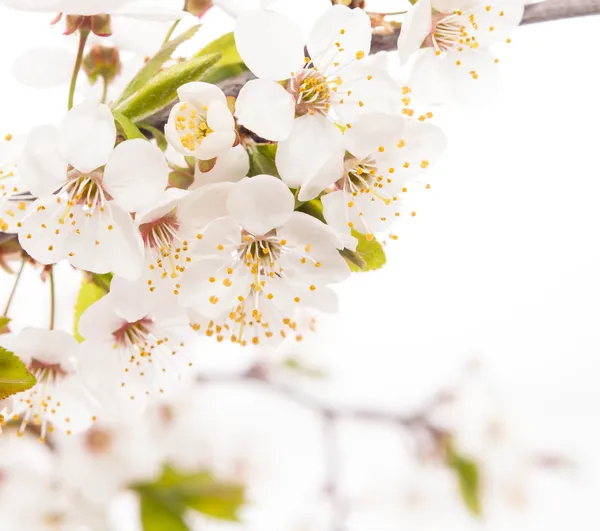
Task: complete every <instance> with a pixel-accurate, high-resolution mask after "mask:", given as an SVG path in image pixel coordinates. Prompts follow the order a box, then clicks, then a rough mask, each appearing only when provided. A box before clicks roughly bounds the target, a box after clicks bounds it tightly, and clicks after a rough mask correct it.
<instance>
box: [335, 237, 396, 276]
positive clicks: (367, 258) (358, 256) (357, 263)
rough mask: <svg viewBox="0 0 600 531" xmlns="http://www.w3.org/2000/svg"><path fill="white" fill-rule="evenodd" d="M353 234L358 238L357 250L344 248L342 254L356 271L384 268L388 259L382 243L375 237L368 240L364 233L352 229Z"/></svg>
mask: <svg viewBox="0 0 600 531" xmlns="http://www.w3.org/2000/svg"><path fill="white" fill-rule="evenodd" d="M352 236H354V237H355V238H356V239H357V240H358V245H357V247H356V252H353V251H350V250H349V249H344V250H343V251H342V253H341V254H342V256H343V257H344V258H345V259H346V261H347V262H348V264H349V265H350V269H351V270H352V271H354V272H363V271H375V270H376V269H380V268H382V267H383V266H384V265H385V263H386V262H387V259H386V257H385V252H384V251H383V247H382V246H381V244H380V243H379V242H378V241H377V240H376V239H375V238H373V239H371V240H368V239H367V237H366V236H365V235H364V234H361V233H360V232H356V231H355V230H353V231H352Z"/></svg>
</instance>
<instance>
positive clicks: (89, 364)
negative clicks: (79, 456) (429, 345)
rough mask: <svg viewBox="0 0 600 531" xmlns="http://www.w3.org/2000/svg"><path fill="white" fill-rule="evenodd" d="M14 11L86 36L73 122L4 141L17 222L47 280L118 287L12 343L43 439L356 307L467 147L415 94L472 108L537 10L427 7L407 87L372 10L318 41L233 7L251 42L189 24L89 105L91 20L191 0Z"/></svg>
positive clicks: (411, 43)
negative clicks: (218, 350)
mask: <svg viewBox="0 0 600 531" xmlns="http://www.w3.org/2000/svg"><path fill="white" fill-rule="evenodd" d="M0 3H4V4H6V5H8V6H10V7H14V8H17V9H24V10H30V11H41V12H53V13H57V14H59V15H60V16H62V18H61V20H62V21H66V29H65V32H66V33H67V34H77V35H78V36H79V42H80V46H79V52H78V56H77V58H76V68H75V73H74V77H73V79H72V82H71V90H70V94H69V109H68V112H67V114H66V115H65V116H64V118H63V120H62V121H61V122H60V123H59V124H55V125H53V124H46V125H42V124H32V125H34V128H33V129H32V130H31V131H30V132H29V133H28V134H27V135H26V137H23V138H17V137H15V138H12V137H11V136H10V135H9V136H7V137H6V139H5V140H4V141H3V142H2V145H1V146H0V231H1V232H2V233H6V234H11V235H14V236H15V238H16V239H17V241H18V244H19V246H20V250H21V253H22V256H23V257H24V260H25V261H29V262H30V263H33V264H35V265H37V264H39V265H42V266H44V267H43V271H44V274H46V275H47V274H48V272H50V274H51V271H52V268H53V267H54V265H55V264H58V263H60V262H63V261H66V262H68V263H69V264H70V265H71V266H73V268H75V269H77V270H80V271H82V272H84V273H85V276H86V278H87V279H91V280H92V282H96V281H97V280H98V278H99V277H101V276H102V277H103V278H104V279H105V280H107V284H110V288H109V289H106V290H105V293H103V295H104V296H102V297H100V298H99V300H97V301H96V302H94V304H88V306H89V307H87V308H86V309H85V311H84V312H82V315H77V317H76V319H77V330H78V334H79V336H78V339H79V340H80V341H79V342H78V341H76V340H75V338H74V337H73V336H71V335H70V334H67V333H66V332H62V331H58V330H41V329H38V328H29V329H25V330H22V331H20V332H17V333H14V334H7V335H0V346H2V347H3V348H5V349H6V350H7V351H10V352H12V353H14V354H15V355H16V356H17V357H18V358H20V360H21V361H22V362H23V363H24V364H25V366H26V368H27V369H28V370H29V372H30V373H31V374H33V376H35V378H36V381H37V383H36V385H35V386H33V387H32V388H31V389H29V390H25V391H23V392H21V393H18V394H15V395H14V396H11V397H9V398H8V400H7V402H6V403H5V404H4V418H5V421H14V422H19V423H20V432H24V431H25V428H26V427H27V426H28V425H31V424H33V425H38V426H40V437H41V439H42V440H44V439H45V438H46V437H47V434H48V433H49V431H51V430H53V429H55V428H58V429H60V430H61V431H63V432H66V433H75V432H80V431H85V430H90V426H92V425H93V423H95V422H96V421H97V419H98V418H114V417H117V418H121V419H122V418H123V417H124V416H127V418H129V416H130V415H131V416H133V417H135V415H136V414H139V413H140V412H141V411H142V410H143V409H144V408H145V407H146V405H147V404H148V402H149V401H152V400H153V399H154V398H155V397H159V396H161V395H163V394H166V393H169V392H172V391H173V390H174V389H177V387H178V385H180V383H181V381H182V379H183V378H184V377H185V374H186V372H188V369H189V367H190V366H192V365H193V363H194V357H195V353H194V352H192V351H191V349H190V347H189V345H190V341H194V340H195V339H196V338H198V337H199V336H202V337H203V338H210V341H215V342H228V343H233V344H236V345H241V346H245V345H250V346H252V345H260V346H269V347H277V346H278V345H279V344H280V343H282V342H284V341H291V342H293V341H301V340H302V339H303V337H304V336H305V335H307V334H310V333H311V330H312V328H313V322H314V319H313V318H312V317H311V318H310V319H307V318H306V315H307V313H308V314H309V315H311V316H312V315H313V314H314V315H316V314H317V313H318V312H335V311H336V309H337V307H338V300H337V295H336V292H335V286H336V284H339V283H341V282H343V281H344V280H346V279H347V278H348V277H349V276H350V274H351V271H353V270H356V269H363V270H364V269H374V268H376V266H374V265H373V264H371V263H369V260H370V257H372V256H373V255H374V254H378V253H379V254H381V255H382V254H383V248H382V245H381V243H380V241H378V239H380V240H381V238H382V237H385V235H386V234H387V231H389V230H390V228H391V227H392V225H393V224H394V223H396V222H397V221H398V219H399V218H400V217H406V216H403V215H402V213H403V212H404V211H405V210H406V207H405V199H404V198H405V195H406V193H407V191H408V189H409V187H410V186H412V185H414V183H416V185H417V187H422V186H423V184H424V180H423V179H424V177H423V176H424V175H427V174H428V172H429V171H430V170H431V168H433V167H434V166H435V163H436V162H437V161H438V160H439V158H440V157H441V156H442V154H443V152H444V151H445V149H446V139H445V136H444V133H443V132H442V130H441V129H440V128H439V127H438V126H436V125H434V124H433V123H432V118H433V114H432V112H429V111H428V112H425V113H419V112H416V111H415V108H414V102H417V103H419V102H427V101H428V100H429V101H431V100H439V99H440V98H439V97H438V96H439V94H436V95H433V94H432V93H433V90H434V89H435V90H436V91H438V92H440V91H442V92H443V91H444V90H446V89H447V90H446V94H445V95H446V96H448V97H451V98H454V99H458V100H462V101H465V100H469V99H470V98H471V95H472V94H473V93H474V92H478V91H481V90H482V86H481V85H482V82H484V81H489V80H493V79H494V78H493V75H492V71H493V69H494V66H495V64H496V63H495V61H494V59H493V58H491V56H490V52H489V51H488V48H489V46H490V45H491V44H493V43H494V42H496V41H497V40H498V39H506V30H508V29H511V28H512V27H514V26H516V25H517V24H518V23H519V21H520V16H521V14H522V5H518V4H516V3H510V4H507V5H505V4H504V3H502V4H494V5H492V6H489V5H486V4H485V3H483V2H475V3H473V2H469V5H468V6H464V7H461V6H458V5H457V6H455V5H454V4H453V5H452V8H451V9H450V8H448V6H449V4H448V3H446V2H434V3H432V2H430V0H419V1H418V2H417V3H416V4H415V5H414V6H413V7H412V8H411V10H410V11H409V13H408V14H407V15H406V17H405V19H404V22H403V23H402V29H401V32H400V38H399V41H398V54H399V56H400V60H401V61H402V62H403V63H410V67H411V73H410V82H409V83H408V84H407V83H406V82H403V81H402V80H399V79H397V78H396V77H394V75H393V74H392V70H391V69H390V68H389V63H390V60H391V58H396V59H397V55H396V52H394V53H393V54H392V57H390V56H386V55H385V54H371V44H372V35H373V24H372V18H371V17H370V16H369V14H368V13H367V12H365V11H364V10H362V9H360V8H355V9H351V8H349V7H346V6H343V5H339V4H336V5H333V6H332V5H330V4H329V2H321V3H320V4H319V3H318V2H309V3H307V4H306V6H305V7H304V8H303V9H304V10H306V11H308V10H311V9H313V7H309V4H310V5H311V6H312V5H313V4H314V11H315V12H314V13H312V15H313V19H314V23H313V24H312V28H311V29H310V31H308V32H307V31H306V28H305V27H304V26H302V25H301V24H300V23H299V22H298V21H297V20H295V19H293V18H290V16H289V14H286V13H285V12H284V11H282V10H280V9H277V6H276V5H275V4H276V2H275V3H274V2H262V3H257V5H255V6H252V7H248V6H246V8H245V9H238V8H237V7H236V6H235V5H234V4H236V2H231V3H229V4H230V5H229V6H227V5H226V4H228V3H227V2H226V1H225V0H222V1H221V2H219V4H223V7H226V8H227V7H229V9H228V12H229V13H232V14H235V15H236V16H237V18H236V21H235V30H234V32H233V34H231V35H225V36H224V37H221V38H220V39H219V40H217V41H215V42H214V43H212V44H211V45H209V46H208V47H206V48H203V49H201V50H200V51H198V50H195V52H194V54H192V56H191V57H187V58H186V57H176V58H175V59H174V58H173V54H174V52H175V50H176V49H178V46H179V45H181V44H182V43H184V42H187V41H189V42H188V44H189V43H190V42H193V38H194V36H195V34H196V32H197V31H198V28H197V27H194V28H190V29H188V30H186V31H185V32H183V33H175V32H174V31H175V29H176V28H177V23H176V24H175V25H174V26H173V27H172V29H171V31H170V32H169V34H168V37H167V39H166V40H165V44H164V45H163V47H162V48H161V49H160V51H159V52H158V53H157V54H156V55H155V56H153V57H151V58H148V59H147V61H146V62H145V65H144V67H143V68H142V69H141V70H140V71H139V72H138V73H137V74H136V75H134V76H133V77H132V78H131V79H129V80H126V81H128V82H127V83H123V92H122V94H121V95H120V96H115V97H114V98H111V97H110V96H109V92H108V91H107V90H104V92H103V96H102V98H101V99H100V100H98V99H94V98H87V99H82V101H81V102H80V103H78V104H76V105H73V102H74V101H75V99H76V96H77V94H76V88H77V76H78V73H79V69H80V67H81V65H82V63H83V64H84V65H86V71H88V70H89V71H90V72H92V73H91V74H90V79H92V80H93V81H95V80H96V78H97V77H98V73H97V72H96V71H95V70H94V65H95V63H94V61H97V60H98V57H100V55H99V51H98V49H97V48H94V47H96V46H98V45H97V43H94V42H93V41H89V43H88V40H87V39H88V37H90V33H93V34H96V36H99V37H102V38H104V39H107V38H108V37H109V36H110V34H111V33H112V28H111V21H112V20H113V18H114V19H115V20H116V19H117V18H118V17H121V16H123V17H134V18H136V17H137V18H138V19H141V20H147V21H164V20H167V21H168V20H177V19H179V18H180V17H181V16H182V14H183V11H181V10H179V9H173V4H174V3H177V2H170V1H169V2H161V1H154V2H151V1H141V0H140V1H134V0H111V1H107V0H102V1H92V0H86V1H83V0H77V1H70V0H60V1H59V0H55V1H45V2H34V1H33V0H18V1H17V2H14V1H13V0H10V1H9V0H1V1H0ZM182 3H183V2H182ZM215 3H216V2H215ZM323 3H325V4H327V5H323ZM205 4H208V3H205ZM317 4H319V5H317ZM438 4H439V5H438ZM442 4H443V5H442ZM181 7H183V6H181ZM238 7H239V6H238ZM209 8H210V6H208V7H207V6H206V5H204V4H203V6H202V9H201V11H202V13H203V14H204V13H205V12H206V10H207V9H209ZM186 16H187V17H189V16H190V15H186ZM59 18H60V17H59ZM149 23H150V22H149ZM90 43H91V44H90ZM89 46H92V50H91V52H90V53H91V55H90V56H88V61H87V62H86V61H83V59H84V54H85V52H86V50H88V49H89ZM106 50H108V51H106ZM101 57H102V60H103V61H104V60H107V61H108V60H110V61H113V59H114V61H113V62H114V64H113V65H112V69H110V75H106V76H104V81H105V83H107V84H110V83H112V82H116V81H115V79H118V77H119V75H120V71H121V69H120V66H117V62H118V54H116V55H115V53H113V52H111V51H110V48H106V49H104V48H103V51H102V54H101ZM103 65H104V63H103ZM103 68H104V66H103ZM102 71H103V70H102ZM103 72H104V71H103ZM240 72H246V74H245V76H246V77H244V79H247V78H248V77H250V78H251V79H250V80H249V81H247V82H245V83H244V84H243V86H242V87H241V90H239V91H236V92H234V93H232V92H231V91H229V90H228V93H227V94H226V93H225V92H224V91H223V89H222V88H221V87H220V86H219V85H218V83H220V82H223V81H226V80H228V78H230V77H233V76H236V75H237V74H239V73H240ZM488 76H489V78H488ZM105 89H106V87H105ZM432 96H435V97H432ZM167 116H168V118H166V117H167ZM160 117H165V119H166V121H165V120H163V121H162V122H161V118H160ZM409 217H410V216H409ZM24 263H25V262H24ZM91 430H92V431H87V432H86V433H87V434H88V435H87V436H86V437H88V438H89V439H90V441H91V443H90V444H92V445H98V447H103V445H105V443H106V441H105V438H104V435H102V433H100V432H97V431H93V430H95V428H94V427H92V428H91ZM95 447H96V446H94V448H95ZM75 472H76V471H75Z"/></svg>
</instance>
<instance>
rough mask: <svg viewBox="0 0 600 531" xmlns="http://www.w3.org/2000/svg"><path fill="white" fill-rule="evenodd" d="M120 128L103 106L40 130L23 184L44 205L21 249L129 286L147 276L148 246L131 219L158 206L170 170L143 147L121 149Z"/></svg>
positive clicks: (26, 228) (32, 140)
mask: <svg viewBox="0 0 600 531" xmlns="http://www.w3.org/2000/svg"><path fill="white" fill-rule="evenodd" d="M115 140H116V128H115V123H114V120H113V117H112V113H111V111H110V109H109V108H108V107H106V106H105V105H101V104H100V105H98V104H96V103H93V102H90V101H87V102H85V103H83V104H81V105H79V106H76V107H74V108H73V109H72V110H71V111H69V113H68V114H67V116H66V117H65V119H64V120H63V122H62V123H61V125H60V127H59V128H56V127H54V126H50V125H47V126H41V127H38V128H37V129H34V130H33V131H32V132H31V134H30V135H29V137H28V140H27V145H26V146H25V150H24V153H23V156H22V157H21V159H20V160H19V167H20V172H21V174H22V179H23V183H24V185H25V187H26V189H28V190H29V191H30V192H31V193H32V194H33V195H34V196H36V197H37V198H38V199H37V200H36V201H35V202H34V203H32V204H31V205H30V206H29V207H28V209H27V212H26V216H25V218H24V219H23V221H22V223H21V227H20V229H19V242H20V243H21V245H22V247H23V249H25V250H26V251H27V252H28V253H29V254H30V255H31V256H32V257H33V258H35V259H36V260H37V261H38V262H41V263H43V264H53V263H57V262H59V261H61V260H63V259H68V260H69V262H70V263H71V264H72V265H74V266H75V267H79V268H81V269H85V270H87V271H91V272H94V273H108V272H114V273H116V274H118V275H121V276H123V277H126V278H129V279H132V280H133V279H136V278H138V277H139V275H140V273H141V263H142V240H141V238H140V236H139V234H138V233H137V231H136V230H135V227H134V223H133V220H132V219H131V216H130V215H129V212H136V211H138V210H143V209H145V208H147V207H148V206H150V205H152V204H153V203H154V202H155V201H156V200H157V199H158V198H159V197H160V196H161V193H162V192H163V190H164V189H165V187H166V185H167V182H168V172H169V168H168V166H167V163H166V161H165V158H164V156H163V154H162V152H161V151H160V150H159V149H158V148H157V147H156V146H154V145H153V144H151V143H150V142H147V141H145V140H141V139H136V140H127V141H125V142H122V143H120V144H119V145H117V146H116V147H115Z"/></svg>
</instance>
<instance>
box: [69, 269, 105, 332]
mask: <svg viewBox="0 0 600 531" xmlns="http://www.w3.org/2000/svg"><path fill="white" fill-rule="evenodd" d="M104 282H105V275H94V276H93V277H92V280H91V281H90V280H88V279H87V278H84V279H83V282H82V283H81V288H79V295H78V296H77V302H76V303H75V326H74V330H73V335H74V336H75V339H76V340H77V341H79V342H80V343H81V342H82V341H84V339H85V338H83V337H81V335H79V319H81V316H82V315H83V313H84V312H85V311H86V310H87V309H88V308H89V307H90V306H91V305H92V304H94V303H95V302H98V301H99V300H100V299H101V298H102V297H104V295H106V294H107V293H108V290H109V287H105V286H104V285H103V283H104ZM108 286H110V282H109V284H108Z"/></svg>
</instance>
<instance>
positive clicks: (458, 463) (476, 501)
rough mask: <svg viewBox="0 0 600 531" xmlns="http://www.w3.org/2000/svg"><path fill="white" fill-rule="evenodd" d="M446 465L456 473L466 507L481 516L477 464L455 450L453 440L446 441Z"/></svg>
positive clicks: (479, 482)
mask: <svg viewBox="0 0 600 531" xmlns="http://www.w3.org/2000/svg"><path fill="white" fill-rule="evenodd" d="M446 454H447V460H448V466H449V467H450V468H451V469H452V470H453V471H454V472H455V473H456V476H457V478H458V486H459V488H460V494H461V496H462V499H463V501H464V502H465V505H466V506H467V509H469V511H470V512H471V513H473V514H474V515H476V516H481V481H480V474H479V465H478V464H477V463H476V462H475V461H473V460H472V459H469V458H467V457H465V456H463V455H461V454H460V453H458V451H457V450H456V448H455V446H454V444H453V442H452V441H451V440H448V442H447V443H446Z"/></svg>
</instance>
